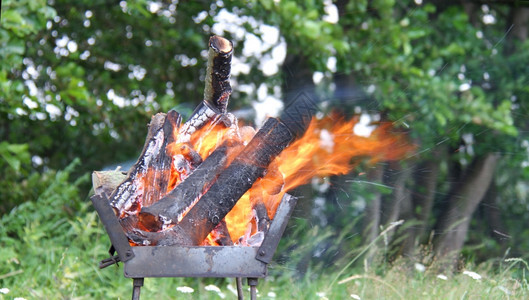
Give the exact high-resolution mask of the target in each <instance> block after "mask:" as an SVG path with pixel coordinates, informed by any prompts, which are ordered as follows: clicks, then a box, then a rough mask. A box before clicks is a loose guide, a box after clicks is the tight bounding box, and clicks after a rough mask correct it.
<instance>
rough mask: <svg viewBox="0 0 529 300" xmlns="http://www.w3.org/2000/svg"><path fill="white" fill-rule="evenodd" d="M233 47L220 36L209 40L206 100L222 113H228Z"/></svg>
mask: <svg viewBox="0 0 529 300" xmlns="http://www.w3.org/2000/svg"><path fill="white" fill-rule="evenodd" d="M232 53H233V45H232V43H231V41H229V40H227V39H225V38H222V37H220V36H212V37H211V38H210V39H209V52H208V67H207V71H206V88H205V89H204V100H206V101H207V102H209V103H211V104H213V105H214V107H215V108H217V109H218V110H219V111H220V112H221V113H226V110H227V107H228V99H229V97H230V94H231V86H230V72H231V57H232Z"/></svg>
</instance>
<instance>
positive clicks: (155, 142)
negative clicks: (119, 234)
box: [110, 113, 166, 216]
mask: <svg viewBox="0 0 529 300" xmlns="http://www.w3.org/2000/svg"><path fill="white" fill-rule="evenodd" d="M165 116H166V114H163V113H158V114H156V115H154V116H153V117H152V119H151V122H150V123H149V131H148V133H147V138H146V140H145V145H144V146H143V150H142V152H141V155H140V157H139V158H138V161H137V162H136V163H135V164H134V165H133V166H132V168H131V169H130V170H129V173H128V174H127V178H126V179H125V181H123V182H122V183H121V184H120V185H119V186H118V187H117V188H116V190H115V191H114V192H113V193H112V195H111V196H110V205H111V206H112V207H113V209H114V212H115V213H116V215H118V216H119V215H121V214H123V213H124V211H127V210H130V209H132V208H133V206H134V205H137V203H138V202H139V201H141V200H140V198H141V196H142V194H141V193H138V185H137V184H135V182H134V181H135V180H136V179H137V178H138V177H140V176H141V175H142V174H145V173H146V172H147V169H148V167H149V162H150V161H151V160H152V159H153V158H154V157H156V156H157V155H158V153H159V152H160V149H161V147H162V145H163V134H161V133H160V132H161V130H162V128H163V124H164V121H165Z"/></svg>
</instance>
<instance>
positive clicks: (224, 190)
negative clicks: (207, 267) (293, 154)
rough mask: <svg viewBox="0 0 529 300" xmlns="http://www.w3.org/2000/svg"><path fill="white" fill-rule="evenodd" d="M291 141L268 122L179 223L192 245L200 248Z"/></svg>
mask: <svg viewBox="0 0 529 300" xmlns="http://www.w3.org/2000/svg"><path fill="white" fill-rule="evenodd" d="M292 139H293V137H292V134H291V133H290V131H289V130H288V128H287V127H286V126H285V125H284V124H282V123H281V122H280V121H279V120H277V119H273V118H270V119H268V120H267V122H266V123H265V124H264V125H263V127H262V128H261V129H260V130H259V131H258V132H257V133H256V135H255V136H254V138H253V139H252V140H251V141H250V142H249V143H248V145H247V146H246V147H245V148H244V150H243V151H242V152H241V154H239V156H237V158H235V160H234V161H233V162H232V163H231V164H230V165H229V166H228V167H227V168H226V169H225V170H224V171H222V172H221V173H220V175H219V177H218V178H217V181H215V183H214V184H213V185H212V186H211V187H210V188H209V190H208V191H207V193H206V194H204V196H202V197H201V198H200V199H199V201H198V202H197V203H196V204H195V205H194V206H193V208H191V210H190V211H189V212H188V213H187V214H186V215H185V216H184V218H183V219H182V221H180V222H179V223H178V225H177V226H178V227H180V228H181V229H182V231H183V232H185V233H186V235H187V236H188V237H189V239H190V240H191V242H192V245H199V244H200V243H201V242H202V241H203V240H204V239H205V238H206V237H207V235H208V234H209V232H211V230H213V228H215V227H216V226H217V224H219V222H220V221H221V220H222V219H223V218H224V217H225V216H226V214H228V213H229V212H230V211H231V209H232V208H233V207H234V206H235V204H236V203H237V201H238V200H239V198H240V197H241V196H242V195H243V194H244V193H245V192H246V191H248V189H250V188H251V187H252V185H253V183H254V182H255V181H256V180H257V179H258V178H260V177H262V176H263V174H264V172H265V170H266V168H267V167H268V165H269V164H270V162H271V161H272V160H273V159H274V158H275V157H276V156H277V155H278V154H279V153H281V151H282V150H283V149H284V148H285V147H286V146H288V144H289V143H290V142H291V141H292Z"/></svg>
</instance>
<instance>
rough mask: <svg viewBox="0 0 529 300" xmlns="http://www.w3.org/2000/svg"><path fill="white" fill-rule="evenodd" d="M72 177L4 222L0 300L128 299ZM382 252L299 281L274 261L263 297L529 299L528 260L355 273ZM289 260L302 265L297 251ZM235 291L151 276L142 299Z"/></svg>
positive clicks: (126, 284) (231, 295)
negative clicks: (451, 269)
mask: <svg viewBox="0 0 529 300" xmlns="http://www.w3.org/2000/svg"><path fill="white" fill-rule="evenodd" d="M72 168H73V167H72ZM70 172H71V168H70V169H66V170H64V171H62V172H58V173H57V174H56V176H55V178H54V179H53V180H52V182H51V183H50V184H49V186H48V188H47V190H46V191H45V192H44V193H42V195H41V197H39V199H36V200H35V201H30V202H26V203H24V204H22V205H20V206H19V207H17V208H16V209H14V210H13V211H12V212H11V213H10V214H7V215H4V216H2V217H1V219H0V299H17V298H19V299H21V298H23V299H130V297H131V291H132V280H131V279H127V278H125V277H124V276H123V270H122V266H120V267H115V266H111V267H109V268H106V269H103V270H100V269H98V267H97V266H98V262H99V261H100V260H101V259H104V258H106V257H108V253H107V251H108V246H109V245H110V242H109V240H108V237H107V235H106V233H105V232H104V229H103V226H102V224H101V223H100V221H99V218H98V217H97V214H96V213H95V212H94V210H93V208H92V207H91V204H90V202H89V201H88V199H85V198H84V197H83V198H82V197H79V195H78V194H77V191H78V189H76V186H77V185H79V184H80V183H81V182H82V180H87V178H82V179H80V180H78V181H76V182H74V183H73V184H72V183H70V182H69V178H68V177H69V173H70ZM80 199H83V200H80ZM314 234H316V235H317V236H323V234H324V233H323V232H315V233H314ZM307 236H308V237H309V238H303V237H300V238H299V239H298V240H299V241H302V242H303V243H306V244H307V245H306V246H307V247H309V246H310V245H309V243H310V240H311V239H313V238H311V237H310V234H307ZM381 237H382V235H381ZM381 237H379V238H381ZM313 240H314V243H319V240H318V239H313ZM376 247H377V243H371V244H369V245H366V246H364V247H362V248H360V249H356V250H355V251H351V252H350V253H356V254H349V255H348V256H345V257H344V258H342V259H341V260H340V261H339V262H338V263H337V264H336V265H334V266H327V267H325V268H321V267H314V269H310V268H309V270H308V271H307V272H306V273H305V274H304V275H303V276H301V277H300V276H299V274H297V273H296V272H295V270H293V269H292V267H290V266H289V265H288V264H277V263H273V264H271V265H270V268H269V269H270V274H271V275H270V276H269V277H267V278H266V279H262V280H260V283H259V286H258V291H259V293H258V295H259V299H527V298H529V286H528V282H527V278H526V273H527V272H529V266H528V264H527V262H526V261H524V260H523V259H520V258H507V259H502V262H501V264H499V265H498V264H497V263H492V262H491V263H485V264H481V265H478V266H474V265H470V264H469V265H467V266H466V268H465V269H464V270H465V271H466V272H459V273H453V274H448V273H440V272H439V271H436V268H435V267H430V268H425V267H424V266H422V265H420V264H413V263H410V262H407V261H401V262H397V263H395V264H394V265H393V266H392V267H391V268H389V267H384V268H383V269H382V270H380V269H379V270H375V269H373V268H368V267H366V266H369V264H368V263H365V264H364V267H363V268H362V267H358V266H357V265H358V262H362V259H363V254H364V253H365V252H366V251H368V250H370V252H373V251H372V250H375V251H374V252H375V253H376V252H377V251H376V250H378V249H376ZM304 251H306V249H305V250H304ZM379 254H380V257H382V254H383V253H379ZM290 255H291V256H292V260H295V256H296V255H297V254H296V252H293V253H291V254H290ZM355 262H357V263H355ZM245 288H246V287H245ZM235 295H236V292H235V280H234V279H231V278H229V279H213V278H203V279H197V278H146V279H145V285H144V287H143V288H142V297H143V298H144V299H151V298H157V299H174V298H178V299H235V298H236V296H235ZM246 297H249V292H247V294H246Z"/></svg>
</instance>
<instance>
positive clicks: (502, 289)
mask: <svg viewBox="0 0 529 300" xmlns="http://www.w3.org/2000/svg"><path fill="white" fill-rule="evenodd" d="M498 288H499V289H500V290H501V291H502V292H504V293H505V294H507V295H512V293H511V291H509V290H508V289H507V288H506V287H504V286H502V285H500V286H498Z"/></svg>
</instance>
